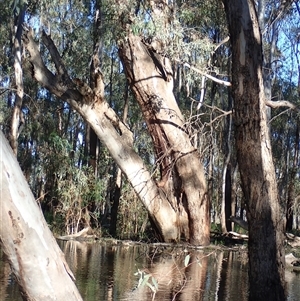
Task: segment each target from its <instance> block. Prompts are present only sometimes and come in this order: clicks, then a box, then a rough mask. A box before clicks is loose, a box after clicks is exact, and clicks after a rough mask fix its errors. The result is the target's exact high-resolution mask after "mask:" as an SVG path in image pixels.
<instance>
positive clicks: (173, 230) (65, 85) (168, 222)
mask: <svg viewBox="0 0 300 301" xmlns="http://www.w3.org/2000/svg"><path fill="white" fill-rule="evenodd" d="M23 40H24V45H25V47H26V49H27V51H28V52H29V54H30V58H29V60H30V62H31V64H32V67H33V70H32V73H33V76H34V78H35V79H36V80H37V81H38V82H39V83H40V84H41V85H42V86H44V87H45V88H46V89H48V90H49V91H50V93H53V94H54V95H56V96H57V97H59V98H60V99H62V100H63V101H66V102H68V103H69V104H70V105H71V106H72V108H73V109H75V110H76V111H77V112H78V113H79V114H80V115H81V116H82V117H83V118H84V120H85V121H86V122H87V123H88V124H89V125H90V126H91V127H92V128H93V130H94V131H95V133H96V135H97V136H98V138H99V139H100V141H101V142H102V143H103V145H105V146H106V147H107V149H108V151H109V153H110V154H111V156H112V158H113V159H114V160H115V162H116V163H117V164H118V166H119V167H120V168H121V170H122V172H123V173H124V174H125V175H126V177H127V178H128V181H129V182H130V184H131V185H132V187H133V188H134V190H135V192H136V193H137V195H138V197H139V199H140V200H141V201H142V203H143V204H144V206H145V207H146V209H147V210H148V213H149V215H150V216H151V218H152V219H153V220H154V222H155V224H156V226H157V228H158V229H159V231H160V234H161V236H162V237H163V239H164V240H165V241H167V242H169V241H174V240H177V239H178V231H177V227H176V222H177V216H176V212H175V211H174V209H173V208H172V206H171V205H170V203H169V202H168V201H167V199H166V198H165V195H163V193H162V192H161V191H160V190H159V188H158V186H157V185H156V183H155V181H154V180H153V178H152V176H151V174H150V172H149V171H148V170H147V168H146V166H145V165H144V163H143V161H142V159H141V158H140V157H139V156H138V154H137V153H136V152H135V151H134V149H133V135H132V132H131V131H130V130H129V129H128V128H127V126H126V125H125V124H124V123H123V122H122V121H121V120H120V119H119V118H118V116H117V115H116V113H115V112H114V111H113V110H112V109H111V108H110V107H109V105H108V103H107V102H106V101H105V99H104V97H103V91H102V89H101V87H103V81H102V76H101V74H99V73H98V70H95V72H97V73H96V74H95V81H96V82H95V84H94V88H93V89H92V88H91V87H90V86H88V85H87V84H86V83H84V82H82V81H81V80H80V79H73V80H72V79H71V78H70V77H69V75H68V72H67V70H66V67H65V66H64V64H63V62H62V59H61V57H60V55H59V53H58V51H57V49H56V47H55V45H54V43H53V41H52V39H51V38H50V37H49V36H48V35H46V34H45V33H43V35H42V41H43V43H44V44H45V46H46V47H47V49H48V50H49V53H50V55H51V58H52V60H53V62H54V65H55V67H56V72H57V73H56V74H55V75H54V74H53V73H52V72H51V71H50V70H49V69H47V67H46V66H45V64H44V62H43V60H42V57H41V54H40V52H39V48H38V45H37V44H36V42H35V41H34V39H33V33H32V30H31V29H28V30H26V32H25V33H24V35H23Z"/></svg>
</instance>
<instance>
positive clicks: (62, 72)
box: [42, 30, 72, 85]
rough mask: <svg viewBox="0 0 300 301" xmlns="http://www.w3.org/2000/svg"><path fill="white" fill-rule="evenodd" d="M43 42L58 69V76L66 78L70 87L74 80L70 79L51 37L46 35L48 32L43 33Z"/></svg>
mask: <svg viewBox="0 0 300 301" xmlns="http://www.w3.org/2000/svg"><path fill="white" fill-rule="evenodd" d="M42 41H43V43H44V44H45V46H46V47H47V49H48V50H49V52H50V55H51V58H52V60H53V62H54V64H55V68H56V70H57V72H58V74H59V75H60V76H61V77H64V81H66V83H67V84H69V85H70V84H71V83H72V80H71V79H70V77H69V75H68V71H67V68H66V67H65V65H64V63H63V60H62V59H61V56H60V54H59V52H58V50H57V48H56V46H55V45H54V43H53V40H52V39H51V37H50V36H49V35H47V34H46V32H45V31H44V30H43V33H42Z"/></svg>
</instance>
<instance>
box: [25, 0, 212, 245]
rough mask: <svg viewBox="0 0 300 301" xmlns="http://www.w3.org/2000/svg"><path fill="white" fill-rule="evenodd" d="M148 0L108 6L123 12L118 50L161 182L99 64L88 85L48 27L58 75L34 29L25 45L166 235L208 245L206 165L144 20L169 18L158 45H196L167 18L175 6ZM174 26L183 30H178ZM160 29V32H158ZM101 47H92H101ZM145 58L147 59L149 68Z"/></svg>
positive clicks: (38, 72)
mask: <svg viewBox="0 0 300 301" xmlns="http://www.w3.org/2000/svg"><path fill="white" fill-rule="evenodd" d="M144 4H145V6H143V9H142V8H141V6H140V7H139V9H136V10H133V7H132V6H131V4H130V3H127V2H126V1H121V2H120V3H119V6H118V7H117V6H116V5H117V4H116V5H112V6H111V7H110V9H112V10H115V11H113V12H114V14H113V15H114V16H117V17H118V18H119V20H118V22H120V24H119V28H120V29H121V30H120V29H119V35H120V36H119V53H120V57H121V59H122V61H123V66H124V69H125V71H126V75H127V78H128V81H129V83H130V85H131V88H132V90H133V91H134V94H135V97H136V99H137V100H138V102H139V104H140V107H141V110H142V112H143V114H144V118H145V120H146V123H147V125H148V129H149V132H150V135H151V136H152V139H153V142H154V149H155V154H156V159H157V160H158V162H159V168H160V179H159V181H156V180H155V179H154V178H153V176H152V175H151V173H150V172H149V171H148V170H147V167H146V166H145V164H144V162H143V161H142V160H141V158H140V157H139V155H138V154H137V153H136V152H135V151H134V148H133V139H132V133H131V131H130V130H129V129H128V127H127V126H126V125H125V124H124V123H123V122H122V121H121V120H120V118H119V117H118V116H117V114H116V113H115V112H114V111H113V110H112V109H111V108H110V107H109V105H108V103H107V101H106V99H105V98H106V95H105V91H104V90H103V88H104V85H103V75H102V72H101V70H100V68H99V67H98V66H96V65H95V66H94V67H93V68H92V69H91V74H92V76H91V82H90V83H89V84H88V83H87V81H85V80H84V79H79V78H74V77H73V74H72V72H70V71H68V70H67V65H65V63H64V60H63V58H62V56H61V55H60V54H59V52H58V49H57V47H56V46H55V45H54V42H53V39H52V38H51V37H50V36H49V35H48V34H46V32H43V33H42V37H41V39H42V42H43V44H44V46H45V47H46V48H47V49H48V51H49V53H50V56H51V60H52V62H53V63H54V66H55V69H56V74H54V73H53V72H51V71H50V69H49V68H48V67H47V66H46V65H47V64H48V62H46V61H43V58H42V56H41V54H40V52H39V50H38V47H37V44H36V43H35V42H34V40H33V32H32V31H31V30H30V29H29V30H28V31H27V32H26V34H25V35H24V42H25V46H26V48H27V51H28V52H29V54H30V58H29V60H30V62H31V64H32V66H33V74H34V77H35V78H36V80H37V81H38V82H39V83H41V84H42V85H43V86H44V87H46V88H47V89H48V90H49V91H50V92H51V93H52V94H54V95H56V96H57V97H59V98H60V99H62V100H64V101H66V102H68V103H69V104H70V105H71V106H72V107H73V108H74V109H76V110H77V111H78V112H79V113H80V114H81V115H82V116H83V117H84V119H85V120H86V121H87V122H88V123H89V124H90V126H91V127H92V128H93V129H94V131H95V133H96V134H97V136H98V137H99V138H100V140H101V142H102V143H103V144H104V145H106V147H107V148H108V150H109V153H110V154H111V156H112V157H113V158H114V160H115V161H116V162H117V164H118V165H119V167H120V168H121V169H122V171H123V173H124V174H125V175H126V176H127V178H128V180H129V182H130V183H131V185H132V187H133V188H134V190H135V191H136V193H137V194H138V196H139V198H140V199H141V200H142V202H143V204H144V205H145V207H146V208H147V210H148V212H149V215H150V217H151V219H152V220H153V221H154V224H155V225H156V227H157V229H158V232H159V234H160V236H161V239H163V240H165V241H172V240H178V239H179V237H180V233H184V234H185V236H186V238H187V239H189V240H190V242H191V243H193V244H203V245H206V244H208V243H209V224H210V219H209V207H210V206H209V196H208V193H207V185H206V180H205V176H204V169H203V166H202V165H201V164H200V161H199V157H198V155H197V149H196V148H195V147H194V146H193V144H192V142H191V139H190V137H189V133H188V131H187V130H186V129H185V122H184V118H183V116H182V114H181V112H180V110H179V108H178V106H177V103H176V101H175V98H174V95H173V92H172V89H173V78H172V68H171V65H170V63H169V59H168V58H167V52H166V50H167V47H166V48H165V49H164V48H163V47H162V49H161V51H162V52H157V51H156V49H155V47H154V46H153V43H152V42H150V41H146V39H145V35H146V31H147V30H146V31H145V32H143V30H141V28H142V27H143V26H142V24H143V23H145V22H146V20H147V16H148V19H149V18H150V19H151V20H152V21H151V22H150V23H151V24H150V26H152V27H155V26H157V27H160V28H162V25H163V24H162V23H163V22H165V25H166V26H169V27H168V30H169V33H168V36H167V37H162V38H160V37H158V39H157V42H158V44H159V43H161V42H162V43H164V40H165V41H167V40H168V39H169V41H170V42H171V39H172V37H173V36H174V35H175V36H174V40H175V41H176V40H179V45H180V47H181V48H180V49H184V47H188V46H189V47H190V48H191V49H192V47H195V46H197V45H196V43H190V44H189V43H183V41H184V39H185V38H186V39H187V38H188V37H183V36H180V35H179V36H176V32H178V29H180V26H179V25H178V22H177V21H176V19H174V22H171V23H170V24H168V22H169V21H168V17H169V16H170V15H169V12H170V11H169V10H171V9H172V7H171V6H170V7H167V6H165V4H164V3H159V2H155V3H154V4H153V3H152V2H149V3H148V2H145V3H144ZM142 10H143V11H142ZM133 11H134V12H133ZM174 11H175V4H174ZM174 16H175V17H176V15H174ZM159 18H161V21H162V22H160V21H159ZM154 19H155V22H153V20H154ZM139 22H140V23H139ZM174 25H176V26H178V28H172V26H174ZM117 28H118V27H117ZM180 30H181V29H180ZM162 32H163V31H162V30H161V31H159V32H158V33H159V34H161V33H162ZM182 32H183V31H182ZM134 33H135V34H134ZM155 34H156V37H157V36H158V34H157V32H155ZM148 36H149V35H148ZM153 42H155V41H153ZM167 42H168V41H167ZM207 42H208V41H207ZM95 46H96V45H94V53H97V51H96V52H95ZM153 47H154V48H153ZM174 47H175V48H176V45H175V46H174ZM174 47H173V49H175V48H174ZM169 49H171V48H169ZM198 49H201V47H200V48H199V47H198ZM207 49H208V50H210V47H208V48H207ZM158 51H160V49H159V50H158ZM178 53H180V51H179V52H178ZM135 57H137V58H138V59H135ZM146 62H147V64H149V65H147V68H146V65H145V64H146ZM141 64H142V65H141ZM142 71H145V73H144V74H143V73H142ZM147 72H148V73H147ZM141 84H142V85H141ZM143 84H145V85H143ZM146 87H147V88H146Z"/></svg>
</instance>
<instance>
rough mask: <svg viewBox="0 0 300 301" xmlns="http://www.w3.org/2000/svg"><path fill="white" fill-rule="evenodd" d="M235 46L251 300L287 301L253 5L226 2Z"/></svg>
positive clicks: (234, 78)
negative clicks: (247, 226) (247, 225)
mask: <svg viewBox="0 0 300 301" xmlns="http://www.w3.org/2000/svg"><path fill="white" fill-rule="evenodd" d="M223 2H224V5H225V10H226V14H227V19H228V25H229V31H230V38H231V45H232V60H233V64H232V93H233V98H234V104H235V107H234V119H235V137H236V145H237V154H238V163H239V168H240V173H241V180H242V188H243V191H244V195H245V199H246V208H247V219H248V224H249V281H250V297H249V299H250V300H256V301H258V300H265V301H266V300H272V301H275V300H285V281H284V266H285V261H284V246H283V241H284V237H283V231H284V214H283V212H282V210H281V207H280V204H279V197H278V191H277V183H276V177H275V170H274V165H273V161H272V151H271V143H270V137H269V131H268V127H267V117H266V106H265V95H264V86H263V76H262V63H263V60H262V43H261V35H260V31H259V25H258V21H257V15H256V11H255V3H254V1H253V0H223Z"/></svg>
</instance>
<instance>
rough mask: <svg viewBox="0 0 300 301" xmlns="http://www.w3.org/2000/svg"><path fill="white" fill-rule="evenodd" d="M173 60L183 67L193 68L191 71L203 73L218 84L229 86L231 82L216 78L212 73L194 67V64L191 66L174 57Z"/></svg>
mask: <svg viewBox="0 0 300 301" xmlns="http://www.w3.org/2000/svg"><path fill="white" fill-rule="evenodd" d="M175 61H176V62H178V63H179V64H181V65H182V66H184V67H188V68H189V69H191V70H193V71H195V72H197V73H199V74H201V75H204V76H205V77H207V78H209V79H211V80H212V81H214V82H216V83H218V84H220V85H223V86H227V87H230V86H231V82H227V81H225V80H221V79H218V78H216V77H214V76H212V75H210V74H207V73H205V72H203V71H201V70H200V69H198V68H196V67H194V66H191V65H190V64H188V63H183V62H181V61H180V60H178V59H175Z"/></svg>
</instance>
